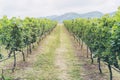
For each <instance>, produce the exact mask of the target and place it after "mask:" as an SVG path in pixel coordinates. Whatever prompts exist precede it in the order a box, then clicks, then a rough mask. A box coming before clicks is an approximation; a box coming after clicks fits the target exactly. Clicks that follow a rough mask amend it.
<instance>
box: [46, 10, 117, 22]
mask: <svg viewBox="0 0 120 80" xmlns="http://www.w3.org/2000/svg"><path fill="white" fill-rule="evenodd" d="M108 14H110V15H114V14H115V12H111V13H108ZM103 15H104V14H103V13H102V12H99V11H92V12H87V13H83V14H79V13H75V12H69V13H65V14H62V15H59V16H57V15H52V16H46V17H45V18H48V19H51V20H56V21H58V22H63V21H64V20H70V19H75V18H100V17H102V16H103Z"/></svg>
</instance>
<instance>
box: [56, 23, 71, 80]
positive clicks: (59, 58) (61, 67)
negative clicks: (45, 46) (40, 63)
mask: <svg viewBox="0 0 120 80" xmlns="http://www.w3.org/2000/svg"><path fill="white" fill-rule="evenodd" d="M59 26H60V27H61V26H62V25H59ZM60 31H61V28H60ZM65 35H66V34H65V33H63V31H61V32H60V45H59V47H58V48H57V49H56V52H55V53H56V59H55V65H56V68H57V70H58V72H59V76H58V77H59V79H60V80H68V78H69V75H68V74H67V64H66V62H67V61H66V58H65V57H64V56H65V53H66V52H67V51H68V49H66V44H67V43H65V42H64V41H65V39H64V36H65Z"/></svg>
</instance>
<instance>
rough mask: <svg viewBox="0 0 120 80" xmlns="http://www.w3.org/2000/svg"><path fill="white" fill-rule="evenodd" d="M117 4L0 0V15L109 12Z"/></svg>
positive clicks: (117, 0)
mask: <svg viewBox="0 0 120 80" xmlns="http://www.w3.org/2000/svg"><path fill="white" fill-rule="evenodd" d="M119 6H120V0H0V16H3V15H7V16H8V17H12V16H16V17H17V16H20V17H26V16H30V17H43V16H50V15H61V14H64V13H67V12H77V13H86V12H91V11H100V12H102V13H110V12H114V11H116V10H117V8H118V7H119Z"/></svg>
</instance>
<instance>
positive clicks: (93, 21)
mask: <svg viewBox="0 0 120 80" xmlns="http://www.w3.org/2000/svg"><path fill="white" fill-rule="evenodd" d="M0 71H1V73H0V74H1V75H0V80H120V8H119V9H118V11H117V12H116V14H115V15H114V16H110V15H108V14H106V15H104V16H102V17H101V18H76V19H72V20H65V21H64V22H63V24H60V23H57V21H52V20H50V19H46V18H30V17H26V18H24V19H20V18H19V17H18V18H17V17H12V18H7V16H3V18H2V19H0Z"/></svg>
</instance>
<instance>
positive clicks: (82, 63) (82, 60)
mask: <svg viewBox="0 0 120 80" xmlns="http://www.w3.org/2000/svg"><path fill="white" fill-rule="evenodd" d="M89 54H90V53H89ZM21 56H22V55H21V54H19V55H17V67H16V70H15V72H14V73H12V72H11V70H10V69H11V68H12V65H13V64H12V62H13V58H11V59H9V60H7V61H4V62H2V63H0V69H2V68H3V69H4V76H5V77H6V80H109V72H108V68H107V66H106V65H104V64H102V70H103V74H99V71H98V65H97V62H95V63H94V64H90V58H86V47H85V46H84V48H83V50H82V52H81V50H80V46H79V45H78V43H77V42H76V41H75V40H74V39H73V37H72V36H71V35H70V34H69V33H68V31H67V30H66V29H65V27H64V26H63V25H62V24H58V25H57V27H56V28H55V29H54V30H53V31H52V32H51V34H50V35H48V36H47V37H46V38H44V39H43V40H42V41H41V42H40V45H39V46H37V48H35V49H34V50H33V52H32V54H31V55H29V56H28V57H27V58H26V62H23V61H22V58H21ZM113 80H120V74H119V73H117V72H116V71H113Z"/></svg>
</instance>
